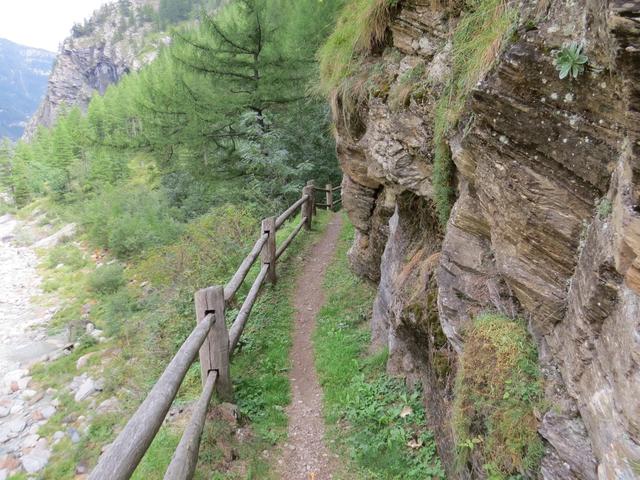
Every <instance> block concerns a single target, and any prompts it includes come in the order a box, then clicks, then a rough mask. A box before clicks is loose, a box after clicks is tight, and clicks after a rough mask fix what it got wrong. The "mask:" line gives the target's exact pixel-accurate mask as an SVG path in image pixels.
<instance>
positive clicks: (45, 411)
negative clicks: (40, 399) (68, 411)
mask: <svg viewBox="0 0 640 480" xmlns="http://www.w3.org/2000/svg"><path fill="white" fill-rule="evenodd" d="M40 413H42V416H43V417H44V418H46V419H49V418H51V417H52V416H53V414H54V413H56V407H54V406H53V405H47V406H46V407H42V408H41V409H40Z"/></svg>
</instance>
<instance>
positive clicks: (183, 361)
mask: <svg viewBox="0 0 640 480" xmlns="http://www.w3.org/2000/svg"><path fill="white" fill-rule="evenodd" d="M214 322H215V316H214V315H212V314H209V315H207V316H206V317H205V319H204V321H202V322H200V323H199V324H198V325H197V326H196V328H194V329H193V331H192V332H191V335H189V338H187V340H186V341H185V342H184V343H183V344H182V346H181V347H180V350H178V353H176V355H175V356H174V357H173V360H171V363H169V365H168V366H167V368H166V369H165V371H164V373H163V374H162V375H161V376H160V378H159V379H158V381H157V382H156V384H155V385H154V386H153V388H152V389H151V392H149V395H147V398H146V399H145V400H144V402H142V404H141V405H140V406H139V407H138V410H136V413H134V414H133V417H131V419H130V420H129V422H128V423H127V425H126V426H125V427H124V429H123V430H122V431H121V432H120V434H119V435H118V438H116V440H115V442H113V444H112V445H111V446H110V447H109V449H108V450H107V451H106V452H105V454H104V455H103V456H102V457H101V458H100V462H99V463H98V465H97V466H96V468H95V469H94V470H93V472H91V475H90V476H89V479H90V480H127V479H128V478H129V477H131V475H132V474H133V472H134V471H135V469H136V467H137V466H138V464H139V463H140V460H141V459H142V457H143V456H144V454H145V452H146V451H147V449H148V448H149V445H151V442H152V441H153V439H154V437H155V436H156V433H158V430H159V429H160V426H161V425H162V422H163V421H164V418H165V417H166V416H167V412H168V411H169V407H171V403H172V402H173V400H174V398H175V397H176V394H177V393H178V389H179V388H180V385H181V384H182V381H183V380H184V377H185V375H186V374H187V370H189V367H190V366H191V364H192V363H193V361H194V360H195V358H196V356H197V355H198V351H199V350H200V347H201V346H202V344H203V343H204V340H205V339H206V338H207V335H208V334H209V330H211V327H212V326H213V324H214Z"/></svg>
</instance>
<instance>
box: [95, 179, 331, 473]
mask: <svg viewBox="0 0 640 480" xmlns="http://www.w3.org/2000/svg"><path fill="white" fill-rule="evenodd" d="M340 188H341V187H340V186H338V187H333V186H331V185H327V186H326V188H317V187H315V186H314V184H313V182H309V183H308V184H307V186H305V187H304V188H303V190H302V197H301V198H300V200H298V201H297V202H295V203H294V204H293V205H291V206H290V207H289V208H288V209H287V210H285V211H284V212H283V213H282V214H281V215H280V216H278V217H269V218H266V219H264V220H263V221H262V229H261V234H260V237H259V238H258V240H257V241H256V243H255V245H254V247H253V249H252V250H251V252H249V254H248V255H247V257H246V258H245V259H244V261H243V262H242V263H241V264H240V266H239V267H238V270H237V271H236V273H235V274H234V275H233V277H231V280H229V282H228V283H227V284H226V285H224V286H214V287H209V288H205V289H203V290H200V291H198V292H196V294H195V310H196V320H197V324H196V327H195V328H194V329H193V331H192V332H191V334H190V335H189V337H188V338H187V339H186V341H185V342H184V343H183V344H182V346H181V347H180V349H179V350H178V353H176V355H175V356H174V357H173V359H172V360H171V362H170V363H169V365H168V366H167V368H166V369H165V371H164V373H163V374H162V375H161V376H160V378H159V379H158V381H157V382H156V384H155V385H154V386H153V388H152V389H151V391H150V392H149V394H148V395H147V398H146V399H145V400H144V401H143V402H142V404H141V405H140V407H138V410H137V411H136V412H135V413H134V414H133V416H132V417H131V418H130V419H129V421H128V422H127V424H126V426H125V427H124V429H123V430H122V431H121V432H120V434H119V435H118V437H117V438H116V440H115V441H114V442H113V443H112V444H111V446H109V448H108V449H107V450H106V451H105V452H104V454H103V455H102V456H101V457H100V461H99V462H98V465H97V466H96V468H95V469H94V470H93V472H92V473H91V475H90V476H89V479H90V480H126V479H129V478H130V477H131V475H132V474H133V472H134V471H135V469H136V467H137V466H138V464H139V463H140V460H142V457H143V456H144V454H145V453H146V451H147V449H148V448H149V445H151V442H152V441H153V439H154V438H155V436H156V434H157V433H158V430H159V429H160V427H161V426H162V423H163V421H164V419H165V417H166V415H167V412H168V411H169V408H170V407H171V404H172V403H173V400H174V399H175V397H176V394H177V393H178V389H179V388H180V385H181V384H182V381H183V380H184V377H185V375H186V373H187V371H188V370H189V367H190V366H191V365H192V363H193V362H194V360H195V358H196V355H198V353H199V355H200V366H201V369H202V385H203V388H202V394H201V395H200V398H199V399H198V401H197V402H196V404H195V408H194V409H193V413H192V416H191V420H190V421H189V424H188V425H187V427H186V429H185V431H184V433H183V435H182V438H181V440H180V443H179V444H178V447H177V448H176V451H175V453H174V454H173V457H172V459H171V464H170V465H169V468H168V469H167V471H166V473H165V476H164V478H165V480H189V479H191V478H192V477H193V474H194V472H195V469H196V464H197V461H198V452H199V450H200V438H201V436H202V431H203V429H204V423H205V419H206V414H207V409H208V406H209V403H210V401H211V397H212V396H213V393H214V392H216V394H217V395H218V397H219V399H220V400H222V401H231V400H232V399H233V387H232V383H231V378H230V375H229V364H230V357H231V355H232V354H233V352H234V350H235V348H236V346H237V345H238V342H239V340H240V337H241V336H242V332H243V330H244V327H245V325H246V323H247V320H248V318H249V315H250V313H251V309H252V308H253V305H254V303H255V301H256V299H257V297H258V293H259V291H260V288H261V287H262V285H263V284H264V283H265V282H270V283H274V282H275V281H276V265H277V261H278V258H280V256H281V255H282V254H283V253H284V251H285V250H286V249H287V247H289V245H291V242H293V240H294V239H295V237H296V236H297V235H298V233H300V231H301V230H302V229H303V228H305V229H307V230H310V229H311V225H312V221H313V217H314V215H315V213H316V208H317V207H325V208H327V209H328V210H331V209H333V208H334V207H337V206H338V205H340V203H341V201H342V198H341V197H340V195H339V193H340ZM336 192H338V198H337V199H336V200H334V195H335V193H336ZM317 193H324V194H325V195H324V197H325V202H326V203H319V202H318V203H317V202H316V195H317ZM298 209H301V213H302V214H301V218H302V219H301V221H300V222H299V224H298V225H296V227H295V228H294V230H293V231H292V232H291V234H290V235H289V236H288V237H287V238H286V239H285V240H284V241H283V242H282V244H281V245H280V246H277V245H276V233H277V231H278V230H279V229H280V228H281V227H282V225H284V223H285V222H286V221H287V220H288V219H290V218H291V217H292V216H293V215H294V214H295V213H296V212H297V211H298ZM258 257H260V259H261V262H262V267H261V268H260V272H259V273H258V276H257V277H256V279H255V280H254V282H253V285H252V286H251V289H250V290H249V293H248V294H247V297H246V298H245V300H244V302H243V303H242V307H241V308H240V311H239V313H238V315H237V317H236V319H235V320H234V322H233V324H232V325H231V327H230V328H229V329H228V330H227V324H226V321H225V307H226V305H227V303H228V302H229V301H230V300H231V299H233V298H234V297H235V295H236V293H237V292H238V290H239V289H240V286H241V285H242V284H243V282H244V280H245V279H246V277H247V274H248V273H249V270H250V269H251V267H252V266H253V265H254V263H255V262H256V260H257V259H258Z"/></svg>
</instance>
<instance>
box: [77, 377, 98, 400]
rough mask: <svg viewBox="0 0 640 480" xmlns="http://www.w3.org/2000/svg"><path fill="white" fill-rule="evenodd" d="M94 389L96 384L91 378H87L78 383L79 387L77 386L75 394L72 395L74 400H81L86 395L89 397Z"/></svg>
mask: <svg viewBox="0 0 640 480" xmlns="http://www.w3.org/2000/svg"><path fill="white" fill-rule="evenodd" d="M95 391H96V384H95V382H94V381H93V379H91V378H87V379H86V380H85V381H84V383H83V384H82V385H80V388H78V391H77V392H76V394H75V396H74V397H73V398H74V400H75V401H76V402H81V401H82V400H84V399H85V398H87V397H90V396H91V395H93V394H94V393H95Z"/></svg>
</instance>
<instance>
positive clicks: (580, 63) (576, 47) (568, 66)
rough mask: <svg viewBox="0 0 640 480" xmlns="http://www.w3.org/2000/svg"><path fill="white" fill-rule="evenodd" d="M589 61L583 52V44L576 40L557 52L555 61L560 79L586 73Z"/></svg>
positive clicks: (576, 76)
mask: <svg viewBox="0 0 640 480" xmlns="http://www.w3.org/2000/svg"><path fill="white" fill-rule="evenodd" d="M588 61H589V59H588V58H587V56H586V55H585V54H584V53H582V45H580V44H578V43H575V42H574V43H572V44H570V45H567V46H565V47H562V48H561V49H560V50H558V51H557V52H555V58H554V60H553V63H554V65H555V66H556V70H558V72H559V76H560V79H564V78H567V77H570V78H578V77H579V76H580V75H581V74H582V73H584V68H585V65H586V64H587V62H588Z"/></svg>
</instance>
